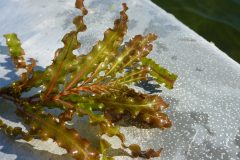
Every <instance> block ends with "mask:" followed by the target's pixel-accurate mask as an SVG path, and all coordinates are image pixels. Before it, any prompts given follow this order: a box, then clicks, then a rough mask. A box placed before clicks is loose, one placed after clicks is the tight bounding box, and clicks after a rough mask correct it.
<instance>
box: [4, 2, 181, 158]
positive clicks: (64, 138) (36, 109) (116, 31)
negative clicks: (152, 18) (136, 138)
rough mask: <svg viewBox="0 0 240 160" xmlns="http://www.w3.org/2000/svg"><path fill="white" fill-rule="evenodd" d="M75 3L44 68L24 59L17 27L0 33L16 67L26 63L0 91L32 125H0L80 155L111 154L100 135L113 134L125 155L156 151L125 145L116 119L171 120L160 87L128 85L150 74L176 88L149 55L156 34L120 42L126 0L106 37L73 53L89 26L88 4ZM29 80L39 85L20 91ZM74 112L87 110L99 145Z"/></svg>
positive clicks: (165, 124) (162, 123)
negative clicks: (148, 90) (78, 126)
mask: <svg viewBox="0 0 240 160" xmlns="http://www.w3.org/2000/svg"><path fill="white" fill-rule="evenodd" d="M75 6H76V8H78V9H79V10H80V11H81V15H80V16H77V17H75V18H74V19H73V24H75V27H76V28H75V29H74V30H72V31H71V32H69V33H67V34H66V35H65V36H64V37H63V39H62V42H63V44H64V46H63V47H62V48H59V49H57V51H56V52H55V57H54V59H53V63H52V64H51V65H49V66H48V67H46V69H45V70H41V71H39V70H36V69H35V66H36V61H35V60H34V59H31V62H30V63H29V64H28V63H27V62H26V60H25V58H24V55H25V54H27V53H25V52H24V49H23V48H22V47H21V42H20V40H19V39H18V37H17V35H16V34H15V33H12V34H6V35H4V37H5V38H6V43H7V45H8V48H9V53H10V56H11V57H12V59H13V63H14V64H15V66H16V69H20V68H21V69H23V70H24V71H23V72H22V74H21V76H20V78H19V80H17V81H15V82H14V83H12V84H11V85H9V86H6V87H4V88H1V89H0V96H1V97H2V98H4V99H6V100H9V101H12V102H13V103H15V105H16V106H17V116H20V117H22V119H23V123H25V124H26V125H27V126H29V127H28V128H27V130H25V131H23V130H22V128H20V127H15V128H14V127H12V126H8V125H7V124H5V123H4V121H3V120H1V119H0V130H1V131H3V132H4V133H6V134H7V135H10V136H14V137H16V138H21V139H24V140H26V141H29V140H31V139H32V138H40V139H42V140H47V139H48V138H51V139H53V140H54V141H55V142H56V143H57V144H58V145H59V146H60V147H62V148H65V149H66V150H67V152H68V153H69V154H70V155H71V156H72V157H73V158H75V159H79V160H96V159H105V160H107V159H112V158H113V156H114V155H110V154H109V152H108V151H109V150H110V149H111V144H110V143H109V142H107V140H106V139H103V138H102V137H101V135H107V136H110V137H111V136H117V137H118V138H119V139H120V140H121V144H122V145H121V149H123V150H125V151H130V153H128V152H126V153H127V154H126V155H128V156H130V157H143V158H151V157H158V156H159V155H160V151H161V149H160V150H157V151H155V150H153V149H148V150H146V151H142V150H141V148H140V146H139V145H137V144H131V145H126V144H125V136H124V135H123V134H122V133H121V132H120V130H119V127H120V126H119V125H118V123H117V122H118V121H119V120H121V119H123V118H126V116H127V117H128V118H127V119H128V120H131V121H136V122H137V123H141V124H144V125H145V126H148V127H149V128H159V129H165V128H169V127H170V126H171V124H172V123H171V120H170V119H169V118H168V116H167V114H165V113H164V110H165V109H166V108H167V107H168V105H167V104H166V103H165V102H164V100H163V99H162V98H161V97H160V96H159V95H150V94H145V93H141V92H138V91H136V90H134V89H132V88H131V87H130V85H132V84H135V83H138V82H140V81H148V80H151V81H155V82H157V83H159V84H162V83H164V84H165V87H167V88H168V89H172V88H173V85H174V82H175V81H176V78H177V76H176V75H175V74H172V73H170V72H169V71H168V70H167V69H165V68H163V67H161V66H159V65H158V64H157V63H155V62H154V61H153V60H152V59H149V58H147V55H148V54H149V53H150V52H151V50H152V47H153V46H152V44H151V43H152V42H153V41H154V40H156V38H157V36H156V35H155V34H153V33H150V34H148V35H145V36H142V35H136V36H135V37H133V38H132V39H131V40H130V41H129V42H127V43H125V45H123V40H124V36H125V35H126V32H127V22H128V16H127V14H126V11H127V10H128V7H127V5H126V4H125V3H124V4H123V5H122V6H123V10H122V11H121V12H120V17H119V18H118V19H117V20H115V22H114V26H113V28H109V29H107V30H106V31H105V32H104V38H103V40H100V41H98V42H97V43H96V44H95V45H94V46H93V47H92V50H91V51H90V52H89V53H88V54H84V55H83V54H80V55H78V56H77V55H75V54H73V51H74V50H76V49H78V48H80V46H81V43H80V42H79V41H78V39H77V36H78V34H79V33H81V32H84V31H85V30H86V29H87V27H86V25H85V23H84V17H85V16H86V15H87V13H88V11H87V9H86V8H85V6H84V3H83V0H76V3H75ZM60 86H62V87H60ZM33 87H41V88H42V90H41V92H40V93H36V94H33V95H32V96H31V97H24V98H23V97H22V94H23V92H27V91H29V90H30V89H32V88H33ZM45 107H47V108H58V109H60V110H61V113H60V114H59V115H53V114H50V113H48V112H47V111H46V110H45V109H44V108H45ZM74 115H77V116H79V118H82V117H83V116H87V117H88V120H89V122H90V124H91V125H94V126H96V125H97V126H98V128H99V133H98V134H99V135H100V138H99V141H98V142H97V143H98V144H99V145H98V147H96V146H94V145H92V144H91V143H90V141H89V140H88V139H87V138H85V137H83V136H81V135H80V133H79V132H78V131H77V130H75V129H74V128H70V127H69V126H68V125H67V122H68V121H71V120H72V119H73V116H74Z"/></svg>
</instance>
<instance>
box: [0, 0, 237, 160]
mask: <svg viewBox="0 0 240 160" xmlns="http://www.w3.org/2000/svg"><path fill="white" fill-rule="evenodd" d="M122 2H123V1H122V0H120V1H114V2H113V1H109V0H102V1H101V3H97V2H96V1H93V0H89V1H87V2H86V6H87V7H88V8H89V15H88V16H87V17H86V22H87V25H88V31H87V32H85V33H83V34H80V35H79V39H80V40H81V43H82V48H81V49H80V50H79V51H78V52H80V53H87V51H89V50H90V49H91V46H92V45H93V44H94V43H96V41H97V40H99V39H102V38H103V32H104V31H105V30H106V29H107V28H108V27H111V26H113V20H114V19H115V18H116V17H117V16H118V12H119V10H120V9H121V3H122ZM124 2H127V4H128V5H129V11H128V14H129V19H130V21H131V22H129V23H130V27H129V31H128V35H127V36H126V40H128V39H129V38H130V37H132V36H134V35H136V34H143V33H144V34H147V33H149V32H155V33H156V34H157V35H158V36H159V39H158V40H157V41H156V42H155V43H154V50H153V52H152V53H151V54H150V57H151V58H153V59H155V60H156V61H157V62H158V63H160V64H161V65H162V66H164V67H166V68H168V69H169V70H170V71H172V72H173V73H176V74H178V76H179V78H178V80H177V82H176V85H175V88H174V89H173V90H167V89H165V88H163V87H160V88H159V86H155V85H154V84H151V83H148V82H142V83H140V85H141V86H142V87H143V88H144V89H145V90H146V91H147V92H148V93H153V94H160V95H161V96H162V97H163V98H164V99H165V100H166V101H167V102H168V103H169V104H170V108H169V109H168V110H167V113H168V114H169V115H170V117H171V119H172V120H173V127H172V128H171V129H167V130H164V131H161V130H157V129H137V128H136V127H123V128H122V131H123V132H124V133H125V135H126V138H127V142H128V143H138V144H140V145H141V146H142V147H143V148H150V147H152V148H155V149H159V148H163V151H162V155H161V158H156V159H161V160H172V159H178V160H182V159H187V160H199V159H202V160H205V159H207V160H208V159H209V160H217V159H222V160H228V159H240V149H239V147H240V125H239V124H240V117H239V113H240V66H239V64H237V63H236V62H234V61H233V60H231V59H230V58H229V57H227V56H226V55H225V54H224V53H222V52H221V51H220V50H219V49H218V48H216V47H215V46H214V45H213V44H211V43H209V42H207V41H205V40H204V39H203V38H201V37H199V35H197V34H196V33H194V32H193V31H191V30H190V29H189V28H187V27H186V26H184V25H183V24H182V23H180V22H179V21H177V20H176V19H175V18H174V17H173V16H171V15H169V14H167V13H166V12H165V11H163V10H162V9H160V8H158V7H157V6H155V5H153V4H152V3H151V2H150V1H148V0H143V1H138V0H131V1H130V0H129V1H124ZM0 6H5V7H0V10H1V11H2V13H1V15H0V23H1V24H3V25H2V26H0V34H1V35H2V34H4V33H9V32H17V33H18V34H19V37H20V39H22V40H23V48H24V49H25V51H26V57H27V58H29V57H34V58H36V59H37V60H38V63H37V64H38V66H41V67H45V66H47V65H48V64H49V63H50V62H51V59H52V57H53V55H54V50H55V49H56V48H58V47H59V46H61V45H62V44H61V42H60V39H61V37H62V36H63V35H64V33H65V32H66V31H69V30H70V29H71V28H72V27H73V25H72V24H70V22H71V19H72V17H74V16H75V15H77V13H78V12H76V10H75V9H73V8H74V1H73V0H71V1H68V2H65V1H57V0H53V1H47V0H43V1H37V0H35V1H30V0H25V1H24V2H22V3H20V2H19V1H14V0H10V1H9V0H2V1H1V2H0ZM16 6H18V7H16ZM39 6H44V7H41V9H38V7H39ZM60 6H64V7H63V8H62V7H60ZM6 8H8V9H6ZM15 8H16V9H15ZM11 9H15V11H16V13H15V14H12V15H11V16H8V17H7V16H6V15H8V14H9V12H8V10H11ZM40 15H41V16H40ZM36 17H37V18H39V19H36ZM39 21H41V25H39V23H40V22H39ZM35 26H37V27H35ZM0 42H1V48H0V49H1V53H0V73H1V74H0V86H4V85H6V84H9V83H10V82H11V81H13V80H15V79H16V78H17V75H16V74H15V71H14V69H13V66H12V63H11V62H10V61H9V60H10V59H9V57H8V56H7V49H6V46H5V42H4V40H3V38H0ZM78 54H79V53H78ZM3 110H5V109H1V110H0V111H1V113H5V112H4V111H3ZM9 112H10V111H9ZM11 112H14V111H11ZM0 117H2V118H3V119H8V118H9V117H8V116H6V114H4V115H3V114H0ZM9 120H11V121H13V122H12V123H11V124H18V122H19V120H14V118H10V119H9ZM76 121H77V120H76ZM9 123H10V122H9ZM93 132H94V131H93ZM51 144H52V143H50V142H49V143H47V144H45V143H39V142H37V143H35V142H34V143H33V145H35V146H37V148H38V149H42V150H45V151H38V150H37V149H33V147H32V146H31V145H32V144H31V145H30V144H24V147H19V146H21V145H23V143H22V142H14V141H12V140H10V139H9V138H7V137H6V136H5V135H3V134H0V156H1V157H6V159H8V160H11V159H16V158H17V159H19V160H21V159H28V158H29V157H34V159H39V160H40V159H41V157H40V156H39V155H43V157H44V159H64V158H65V157H61V156H59V154H61V153H64V152H63V151H62V150H61V149H59V148H57V147H56V145H51ZM46 145H47V146H48V147H46ZM46 148H48V149H47V150H48V151H46ZM50 152H51V153H50ZM60 157H61V158H60ZM119 159H127V158H125V157H124V158H123V157H119ZM41 160H42V159H41Z"/></svg>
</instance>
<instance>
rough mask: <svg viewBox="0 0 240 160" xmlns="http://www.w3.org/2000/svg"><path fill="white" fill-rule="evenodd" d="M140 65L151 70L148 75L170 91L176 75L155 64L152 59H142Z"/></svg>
mask: <svg viewBox="0 0 240 160" xmlns="http://www.w3.org/2000/svg"><path fill="white" fill-rule="evenodd" d="M142 64H143V65H146V66H149V67H150V68H151V71H150V74H151V76H153V78H155V80H156V81H157V82H158V83H164V84H165V86H166V87H167V88H168V89H172V88H173V85H174V82H175V81H176V79H177V75H175V74H173V73H170V72H169V71H168V70H167V69H165V68H163V67H161V66H160V65H159V64H157V63H155V62H154V61H153V60H152V59H149V58H143V59H142Z"/></svg>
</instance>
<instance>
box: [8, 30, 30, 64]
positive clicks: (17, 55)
mask: <svg viewBox="0 0 240 160" xmlns="http://www.w3.org/2000/svg"><path fill="white" fill-rule="evenodd" d="M4 37H5V38H6V43H7V46H8V48H9V52H10V55H11V57H12V59H13V62H14V64H15V65H16V68H25V67H26V62H25V59H24V57H23V55H24V54H25V53H24V50H23V49H22V47H21V42H20V40H19V39H18V37H17V34H16V33H11V34H5V35H4Z"/></svg>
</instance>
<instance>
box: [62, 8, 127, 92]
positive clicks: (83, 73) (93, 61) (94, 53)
mask: <svg viewBox="0 0 240 160" xmlns="http://www.w3.org/2000/svg"><path fill="white" fill-rule="evenodd" d="M126 11H127V6H126V4H123V10H122V11H121V12H120V18H119V19H117V20H115V23H114V27H113V28H109V29H108V30H107V31H105V32H104V38H103V40H102V41H98V42H97V44H96V45H95V46H94V47H93V48H92V50H91V51H90V52H89V53H88V54H87V55H86V56H79V57H78V67H77V70H76V71H74V72H73V73H72V75H71V80H70V82H69V83H68V84H67V85H66V88H65V90H69V89H71V88H72V87H74V86H75V85H76V84H77V83H79V82H81V81H83V80H87V76H88V74H91V73H93V74H92V75H91V76H94V77H91V81H92V80H93V79H94V78H95V77H96V76H98V73H100V72H101V71H102V70H105V69H106V68H107V66H108V64H109V62H111V61H112V59H114V58H115V56H116V55H117V54H118V49H119V47H120V45H121V44H122V42H123V38H124V35H125V34H126V31H127V21H128V16H127V15H126ZM87 81H88V80H87ZM91 81H90V82H91Z"/></svg>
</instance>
